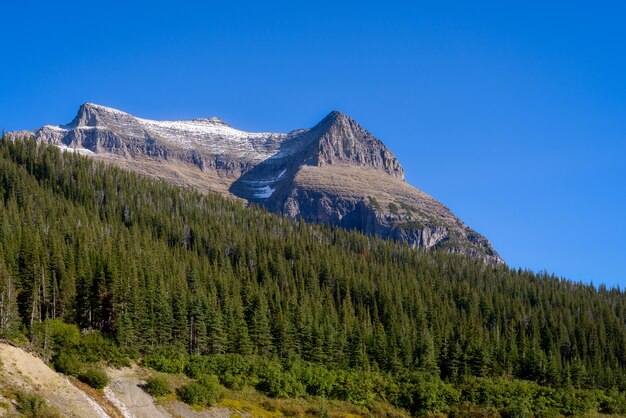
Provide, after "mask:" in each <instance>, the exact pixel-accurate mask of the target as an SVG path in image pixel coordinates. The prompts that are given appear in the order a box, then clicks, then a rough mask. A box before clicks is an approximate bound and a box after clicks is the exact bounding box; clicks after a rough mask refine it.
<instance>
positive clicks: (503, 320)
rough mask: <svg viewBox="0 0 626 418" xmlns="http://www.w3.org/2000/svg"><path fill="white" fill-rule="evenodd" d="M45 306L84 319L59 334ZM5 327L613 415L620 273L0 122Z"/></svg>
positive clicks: (507, 407)
mask: <svg viewBox="0 0 626 418" xmlns="http://www.w3.org/2000/svg"><path fill="white" fill-rule="evenodd" d="M52 319H57V321H51V320H52ZM58 320H62V321H63V322H65V323H67V324H75V325H77V326H78V328H79V329H80V330H81V331H83V333H84V334H85V336H84V337H82V340H81V339H80V338H68V339H64V338H61V336H62V334H63V333H65V332H66V331H58V332H57V333H56V334H55V332H56V331H54V330H59V329H64V328H63V326H62V325H60V322H59V321H58ZM49 330H50V331H49ZM67 332H69V331H67ZM70 333H71V332H70ZM0 334H1V336H2V337H4V338H10V339H14V340H17V341H20V340H24V339H25V338H26V339H28V340H30V341H31V343H32V344H33V346H34V347H37V348H38V349H39V350H40V351H41V352H42V355H44V356H47V357H48V358H49V359H50V360H51V361H52V362H53V363H54V364H55V366H56V367H57V369H59V368H62V367H63V364H65V366H66V367H67V363H68V361H69V363H72V362H83V361H84V362H93V361H95V360H99V359H103V360H108V361H109V362H113V363H115V362H116V361H118V360H119V358H137V359H141V361H143V362H144V364H146V365H147V366H150V367H153V368H155V369H157V370H160V371H163V372H183V373H186V374H187V375H189V376H190V377H192V378H194V379H200V380H199V381H200V383H198V385H199V386H202V379H206V375H217V376H218V378H219V383H216V382H212V383H211V384H214V385H220V384H221V385H226V386H228V387H230V388H234V389H235V390H237V389H238V388H243V387H245V386H249V387H254V388H256V390H258V391H259V392H261V393H264V394H267V395H269V396H273V397H292V398H293V397H311V396H313V397H315V396H318V397H324V398H328V399H341V400H345V401H348V402H351V403H354V404H358V405H363V406H364V407H365V408H367V407H369V406H371V405H373V403H374V402H383V403H386V404H391V405H394V406H396V407H398V408H402V409H404V410H407V411H409V412H410V413H413V414H416V415H419V414H424V413H433V412H441V413H445V414H448V415H453V416H464V414H465V416H469V415H471V414H478V415H473V416H480V415H484V414H492V416H498V414H500V415H502V416H559V415H581V414H584V413H587V412H589V411H600V412H603V413H607V414H608V413H620V414H623V413H626V399H625V397H624V394H623V393H624V392H623V391H624V390H625V389H626V297H625V295H624V293H623V292H622V291H620V290H615V289H606V288H603V287H600V288H599V289H595V288H594V287H593V286H589V285H583V284H578V283H572V282H570V281H567V280H563V279H559V278H555V277H552V276H549V275H546V274H536V273H532V272H528V271H516V270H511V269H509V268H507V267H505V266H493V265H487V264H484V263H483V262H481V261H477V260H472V259H470V258H467V257H463V256H458V255H451V254H447V253H444V252H436V251H433V252H423V251H416V250H412V249H410V248H409V247H407V246H404V245H402V244H398V243H395V242H391V241H385V240H381V239H377V238H373V237H370V236H365V235H361V234H358V233H355V232H348V231H344V230H341V229H334V228H330V227H324V226H318V225H310V224H305V223H303V222H300V223H298V222H292V221H289V220H286V219H284V218H281V217H279V216H275V215H271V214H269V213H267V212H266V211H264V210H262V209H259V208H254V207H253V208H246V207H244V206H242V205H241V204H240V203H238V202H233V201H230V200H227V199H224V198H221V197H219V196H214V195H204V194H200V193H198V192H195V191H193V190H188V189H183V188H180V187H175V186H172V185H169V184H166V183H160V182H156V181H154V180H149V179H146V178H143V177H141V176H138V175H134V174H130V173H128V172H125V171H123V170H121V169H118V168H114V167H109V166H106V165H104V164H102V163H97V162H94V161H92V160H90V159H88V158H86V157H81V156H78V155H72V154H70V153H61V152H60V151H59V150H58V149H57V148H54V147H46V146H43V145H41V144H40V145H37V144H36V143H35V141H34V140H16V141H12V140H9V139H7V138H5V137H3V138H2V140H1V141H0ZM85 339H87V340H89V341H91V342H89V341H87V342H85V341H83V340H85ZM49 341H53V342H50V343H49ZM94 341H96V342H97V343H94ZM97 346H99V347H100V349H96V348H95V347H97ZM90 350H91V351H90ZM99 350H100V351H99ZM111 353H114V355H112V354H111ZM68 358H69V359H70V360H68ZM72 359H73V360H72ZM63 362H65V363H63ZM67 372H68V373H69V372H71V371H69V369H68V370H67ZM194 403H197V402H194ZM476 411H478V412H476ZM468 414H469V415H468Z"/></svg>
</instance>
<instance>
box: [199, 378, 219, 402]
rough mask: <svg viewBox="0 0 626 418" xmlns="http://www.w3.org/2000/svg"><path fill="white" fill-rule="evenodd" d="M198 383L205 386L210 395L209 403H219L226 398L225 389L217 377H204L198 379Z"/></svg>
mask: <svg viewBox="0 0 626 418" xmlns="http://www.w3.org/2000/svg"><path fill="white" fill-rule="evenodd" d="M198 383H200V384H201V385H202V386H204V387H205V388H206V389H207V391H208V393H209V401H210V403H211V404H213V403H216V402H219V401H220V400H221V399H222V397H223V396H224V388H223V387H222V385H220V381H219V379H218V378H217V376H215V375H208V376H202V377H201V378H200V379H198Z"/></svg>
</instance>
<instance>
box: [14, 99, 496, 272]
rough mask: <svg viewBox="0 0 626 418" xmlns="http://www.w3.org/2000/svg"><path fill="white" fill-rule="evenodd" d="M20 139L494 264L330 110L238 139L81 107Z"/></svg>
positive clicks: (388, 155)
mask: <svg viewBox="0 0 626 418" xmlns="http://www.w3.org/2000/svg"><path fill="white" fill-rule="evenodd" d="M25 134H26V135H28V136H33V137H35V138H36V139H38V140H41V141H44V142H46V143H48V144H52V145H56V146H59V147H61V148H64V149H69V150H73V151H75V152H79V153H81V154H84V155H88V156H90V157H93V158H96V159H101V160H104V161H106V162H108V163H113V164H116V165H119V166H122V167H124V168H127V169H130V170H133V171H136V172H139V173H142V174H146V175H150V176H153V177H157V178H160V179H162V180H166V181H170V182H173V183H176V184H183V185H188V186H192V187H195V188H197V189H199V190H202V191H210V192H217V193H220V194H222V195H226V196H231V197H235V198H239V199H242V200H244V201H246V202H248V203H253V204H258V205H261V206H264V207H266V208H267V209H269V210H270V211H272V212H277V213H281V214H283V215H284V216H287V217H290V218H292V219H297V218H302V219H304V220H306V221H311V222H317V223H324V224H329V225H336V226H340V227H343V228H346V229H356V230H359V231H362V232H365V233H368V234H372V235H378V236H382V237H385V238H391V239H395V240H399V241H404V242H407V243H408V244H409V245H411V246H413V247H416V248H433V247H442V248H446V249H448V250H449V251H450V252H455V253H463V254H467V255H469V256H471V257H474V258H482V259H484V260H486V261H487V262H490V263H502V262H503V260H502V259H501V258H500V256H499V255H498V254H497V252H496V251H495V250H494V249H493V247H492V246H491V244H490V243H489V241H488V240H487V239H486V238H484V237H483V236H482V235H480V234H478V233H477V232H475V231H474V230H472V229H471V228H469V227H468V226H467V225H465V224H464V223H463V222H462V221H461V220H460V219H458V218H457V217H456V216H454V214H453V213H452V212H451V211H450V210H449V209H448V208H447V207H446V206H445V205H443V204H442V203H441V202H438V201H437V200H435V199H434V198H432V197H431V196H429V195H427V194H426V193H423V192H422V191H420V190H419V189H416V188H414V187H413V186H411V185H409V184H408V183H406V180H405V174H404V170H403V168H402V166H401V164H400V162H399V161H398V159H397V158H396V156H395V155H394V154H393V152H392V151H390V150H389V149H388V148H387V147H386V146H385V144H384V143H383V142H382V141H381V140H380V139H378V138H376V137H375V136H374V135H372V134H371V133H370V132H368V131H367V130H366V129H365V128H363V127H362V126H361V125H360V124H359V123H358V122H356V121H355V120H354V119H352V118H351V117H350V116H348V115H346V114H344V113H342V112H339V111H336V110H333V111H331V112H330V113H329V114H328V115H326V116H325V117H324V118H323V119H322V120H321V121H320V122H319V123H317V124H316V125H315V126H313V127H311V128H305V129H296V130H293V131H290V132H287V133H276V132H246V131H242V130H238V129H236V128H234V127H232V126H230V125H229V124H228V123H227V122H225V121H224V120H222V119H220V118H217V117H209V118H196V119H190V120H175V121H155V120H150V119H143V118H139V117H136V116H133V115H131V114H129V113H126V112H123V111H121V110H118V109H114V108H110V107H106V106H102V105H98V104H94V103H84V104H82V105H81V106H80V107H79V110H78V112H77V114H76V116H75V118H74V119H73V120H72V121H71V122H70V123H68V124H66V125H45V126H43V127H41V128H39V129H36V130H34V131H17V132H14V133H11V134H10V136H14V137H15V136H24V135H25Z"/></svg>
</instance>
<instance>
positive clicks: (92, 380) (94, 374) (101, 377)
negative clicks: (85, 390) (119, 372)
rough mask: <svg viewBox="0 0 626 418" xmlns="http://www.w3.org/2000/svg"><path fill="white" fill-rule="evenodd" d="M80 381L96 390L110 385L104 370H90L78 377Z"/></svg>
mask: <svg viewBox="0 0 626 418" xmlns="http://www.w3.org/2000/svg"><path fill="white" fill-rule="evenodd" d="M78 380H80V381H81V382H83V383H87V384H88V385H89V386H91V387H92V388H94V389H103V388H104V387H105V386H106V385H108V384H109V376H107V374H106V373H105V372H104V370H102V369H97V368H90V369H87V370H85V371H84V372H81V373H80V374H79V375H78Z"/></svg>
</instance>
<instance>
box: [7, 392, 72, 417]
mask: <svg viewBox="0 0 626 418" xmlns="http://www.w3.org/2000/svg"><path fill="white" fill-rule="evenodd" d="M13 395H14V397H15V401H16V405H15V407H16V409H17V411H18V412H19V413H20V414H21V416H24V417H28V418H31V417H32V418H58V417H61V415H60V414H58V413H57V412H55V411H54V410H53V409H52V408H50V407H49V406H48V404H47V403H46V401H45V399H43V398H42V397H41V396H38V395H34V394H31V393H26V392H24V391H21V390H18V391H16V392H14V393H13Z"/></svg>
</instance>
